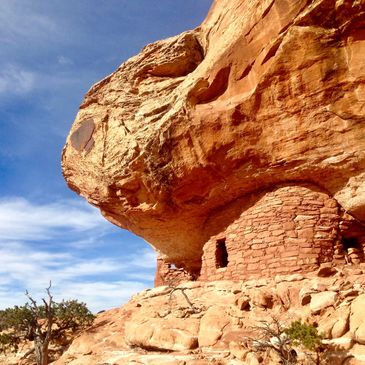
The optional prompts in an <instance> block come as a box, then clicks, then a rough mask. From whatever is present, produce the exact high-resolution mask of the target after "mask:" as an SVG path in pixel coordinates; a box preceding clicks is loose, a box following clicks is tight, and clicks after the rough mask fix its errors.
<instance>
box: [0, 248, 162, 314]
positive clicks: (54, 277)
mask: <svg viewBox="0 0 365 365" xmlns="http://www.w3.org/2000/svg"><path fill="white" fill-rule="evenodd" d="M0 244H2V246H4V247H2V248H1V249H0V257H1V266H0V308H5V307H6V306H9V305H10V306H12V305H15V304H22V303H24V302H25V301H26V298H25V296H24V295H23V294H24V292H21V291H19V290H18V289H17V288H23V291H25V289H28V290H29V291H30V292H31V293H32V295H34V297H35V298H38V299H39V298H41V297H42V295H44V289H45V288H46V287H47V286H48V283H49V281H52V287H53V289H52V292H53V293H54V295H55V298H56V299H57V300H61V299H70V298H76V299H79V300H81V301H84V302H86V303H87V304H88V306H89V308H91V309H92V310H93V311H99V310H101V309H106V308H111V307H114V306H118V305H121V304H122V303H123V302H125V301H127V300H128V299H129V297H130V296H131V295H132V294H134V293H136V292H138V291H140V290H143V289H145V288H146V287H147V286H148V285H147V284H146V282H148V281H152V280H153V273H152V270H151V272H149V271H148V270H147V271H143V269H142V270H141V267H140V266H138V264H137V263H133V260H131V259H130V257H128V256H126V257H124V258H123V260H121V259H119V258H107V259H100V258H92V259H87V258H82V257H81V258H80V257H77V256H75V255H73V254H70V253H52V252H47V251H41V250H35V249H31V248H29V247H28V246H27V244H26V243H5V242H2V243H1V242H0ZM138 255H139V257H140V258H141V261H142V262H144V263H147V262H148V261H151V262H150V265H149V266H150V267H151V269H152V263H153V264H154V263H155V258H154V257H153V255H151V254H150V253H149V252H147V251H146V250H142V251H141V252H139V253H138ZM146 266H147V265H146ZM104 274H107V277H105V278H104V277H103V275H104ZM108 274H109V276H108ZM110 275H112V276H110ZM100 276H101V278H100ZM118 278H119V279H118ZM123 278H124V279H123ZM14 293H16V294H15V295H14ZM6 296H8V298H7V299H6V300H3V298H5V297H6ZM10 298H11V299H10Z"/></svg>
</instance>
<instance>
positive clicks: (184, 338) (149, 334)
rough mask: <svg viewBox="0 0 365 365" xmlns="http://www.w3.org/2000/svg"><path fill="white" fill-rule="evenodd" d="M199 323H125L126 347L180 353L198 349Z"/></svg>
mask: <svg viewBox="0 0 365 365" xmlns="http://www.w3.org/2000/svg"><path fill="white" fill-rule="evenodd" d="M198 329H199V322H198V321H197V320H194V319H189V320H188V319H180V318H174V319H172V320H169V319H150V320H146V321H144V322H142V323H138V322H137V323H136V322H134V321H131V322H129V323H127V325H126V330H125V339H126V342H127V344H128V345H130V346H137V347H141V348H143V349H151V350H153V349H154V350H161V351H166V350H169V351H182V350H191V349H195V348H196V347H198Z"/></svg>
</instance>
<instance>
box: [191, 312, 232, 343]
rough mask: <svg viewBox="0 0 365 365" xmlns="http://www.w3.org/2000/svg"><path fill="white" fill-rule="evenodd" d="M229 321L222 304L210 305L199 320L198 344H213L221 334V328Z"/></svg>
mask: <svg viewBox="0 0 365 365" xmlns="http://www.w3.org/2000/svg"><path fill="white" fill-rule="evenodd" d="M229 323H230V319H229V317H228V316H227V314H226V308H225V307H223V306H212V307H211V308H209V309H208V310H207V312H206V313H205V314H204V316H203V317H202V319H201V321H200V329H199V337H198V341H199V346H200V347H207V346H214V345H215V344H216V343H217V342H218V340H219V339H220V338H221V337H222V335H223V330H224V328H225V327H227V326H228V325H229Z"/></svg>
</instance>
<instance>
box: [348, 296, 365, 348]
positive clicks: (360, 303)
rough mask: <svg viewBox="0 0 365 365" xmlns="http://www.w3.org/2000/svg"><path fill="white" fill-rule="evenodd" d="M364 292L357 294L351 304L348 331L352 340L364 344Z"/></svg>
mask: <svg viewBox="0 0 365 365" xmlns="http://www.w3.org/2000/svg"><path fill="white" fill-rule="evenodd" d="M364 313H365V294H363V295H360V296H358V297H357V298H356V299H355V300H354V301H353V302H352V304H351V313H350V331H351V333H352V335H353V337H354V340H355V341H356V342H358V343H360V344H365V316H364Z"/></svg>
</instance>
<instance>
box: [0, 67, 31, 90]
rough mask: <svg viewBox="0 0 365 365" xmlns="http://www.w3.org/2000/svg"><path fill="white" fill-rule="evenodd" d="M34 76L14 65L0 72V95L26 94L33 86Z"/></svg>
mask: <svg viewBox="0 0 365 365" xmlns="http://www.w3.org/2000/svg"><path fill="white" fill-rule="evenodd" d="M35 78H36V77H35V74H34V73H33V72H31V71H28V70H25V69H22V68H21V67H19V66H16V65H5V66H4V68H3V69H2V70H1V71H0V94H27V93H29V92H30V91H32V90H33V88H34V86H35Z"/></svg>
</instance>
